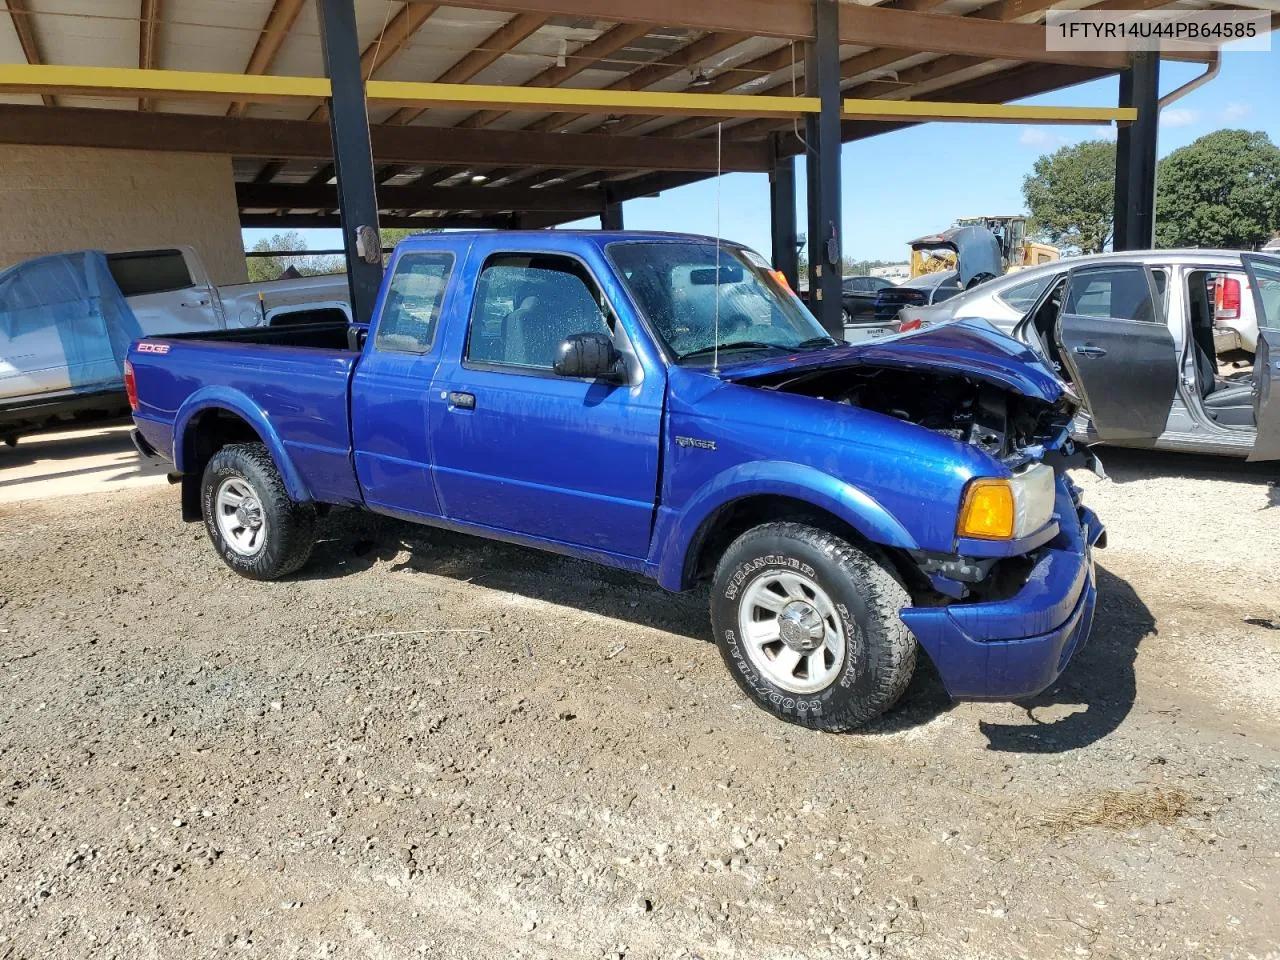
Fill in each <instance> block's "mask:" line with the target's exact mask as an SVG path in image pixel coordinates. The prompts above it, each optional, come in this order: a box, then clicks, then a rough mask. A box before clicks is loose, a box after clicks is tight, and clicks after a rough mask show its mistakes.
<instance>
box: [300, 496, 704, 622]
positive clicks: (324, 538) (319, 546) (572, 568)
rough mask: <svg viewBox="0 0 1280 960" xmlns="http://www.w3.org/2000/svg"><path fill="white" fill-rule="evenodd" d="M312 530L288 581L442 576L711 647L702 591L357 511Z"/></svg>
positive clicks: (331, 518) (327, 520) (334, 515)
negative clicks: (374, 573) (314, 534)
mask: <svg viewBox="0 0 1280 960" xmlns="http://www.w3.org/2000/svg"><path fill="white" fill-rule="evenodd" d="M318 532H319V537H320V539H319V540H318V541H317V543H316V548H315V552H314V553H313V554H312V555H311V560H310V561H309V562H308V564H307V565H306V567H304V568H303V569H302V570H301V571H300V572H299V573H298V574H297V575H296V576H295V579H299V580H332V579H335V578H337V577H345V576H352V575H354V574H358V573H362V572H364V571H366V570H369V569H370V568H372V567H373V566H375V565H376V564H378V563H386V564H388V565H389V566H388V568H387V569H388V571H389V572H391V573H401V572H404V571H408V572H410V573H422V574H430V575H432V576H438V577H448V578H450V579H452V580H457V581H459V582H461V583H474V584H476V585H477V586H481V587H487V588H489V589H491V590H501V591H504V592H507V593H511V594H514V595H517V596H521V597H526V598H528V599H532V600H541V601H545V602H547V603H554V604H559V605H561V606H565V607H571V608H573V609H576V610H581V611H583V612H586V613H592V614H597V615H599V616H604V617H612V618H614V619H617V620H625V621H627V622H629V623H635V624H639V625H641V626H646V627H653V628H654V629H657V630H664V631H667V632H669V633H674V634H678V635H680V636H685V637H690V638H692V639H694V640H703V641H706V642H708V643H710V642H711V627H710V624H709V622H708V613H707V596H706V591H705V590H692V591H690V592H688V593H679V594H673V593H669V592H667V591H666V590H663V589H662V588H661V587H659V586H658V585H657V584H656V583H654V582H653V581H651V580H649V579H647V578H645V577H642V576H640V575H638V574H631V573H627V572H625V571H622V570H613V569H610V568H608V567H602V566H599V565H598V564H593V563H587V562H585V561H581V560H573V559H570V558H568V557H558V556H556V555H555V554H550V553H545V552H543V551H541V550H532V549H529V548H526V547H520V546H516V545H514V544H507V543H501V542H499V541H496V540H488V539H485V538H482V537H471V536H467V535H466V534H462V533H454V532H452V531H449V530H440V529H436V528H432V527H427V526H419V525H417V524H412V523H407V522H401V521H399V520H394V519H392V518H389V517H381V516H377V515H376V514H371V513H364V512H362V511H354V510H341V511H334V513H332V514H331V515H330V516H328V517H326V518H325V519H324V520H323V521H322V522H321V524H320V527H319V531H318Z"/></svg>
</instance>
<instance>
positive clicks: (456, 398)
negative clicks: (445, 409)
mask: <svg viewBox="0 0 1280 960" xmlns="http://www.w3.org/2000/svg"><path fill="white" fill-rule="evenodd" d="M445 399H446V400H447V401H448V403H449V409H450V410H474V409H475V408H476V395H475V394H474V393H464V392H462V391H460V390H450V391H448V392H447V393H446V394H445Z"/></svg>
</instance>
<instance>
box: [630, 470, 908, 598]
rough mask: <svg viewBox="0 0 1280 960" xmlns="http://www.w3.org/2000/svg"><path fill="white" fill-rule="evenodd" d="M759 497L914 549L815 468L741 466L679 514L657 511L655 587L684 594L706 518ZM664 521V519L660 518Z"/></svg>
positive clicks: (895, 527)
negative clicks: (795, 503)
mask: <svg viewBox="0 0 1280 960" xmlns="http://www.w3.org/2000/svg"><path fill="white" fill-rule="evenodd" d="M758 496H781V497H789V498H791V499H793V500H799V501H802V502H804V503H807V504H810V505H812V506H814V507H818V508H820V509H822V510H825V511H826V512H828V513H830V514H833V515H834V516H837V517H839V518H840V519H841V520H843V521H845V522H846V523H848V524H849V525H850V526H851V527H853V528H854V529H855V530H856V531H858V533H859V534H861V535H862V536H863V537H865V538H866V539H867V540H869V541H870V542H872V543H876V544H879V545H881V546H885V547H901V548H903V549H906V550H914V549H916V548H917V544H916V541H915V538H914V537H912V536H911V534H910V533H909V532H908V531H907V529H906V528H905V527H904V526H903V525H902V524H901V523H900V522H899V521H898V520H897V519H896V518H895V517H894V516H893V515H892V514H890V513H889V511H887V510H886V509H885V508H884V507H883V506H881V505H880V503H879V502H877V501H876V500H875V498H873V497H872V496H870V495H869V494H868V493H866V492H865V491H863V490H860V489H859V488H858V487H855V486H854V485H853V484H850V483H846V482H845V481H843V480H839V479H837V478H836V477H833V476H831V475H830V474H826V473H823V472H822V471H821V470H818V469H816V468H814V467H809V466H804V465H802V464H798V463H788V462H786V461H781V460H766V461H759V462H755V463H744V464H740V465H738V466H736V467H732V468H730V469H729V470H726V471H724V472H723V473H720V474H717V475H716V476H715V477H713V478H712V479H711V480H709V481H707V482H706V483H705V484H704V485H703V486H702V487H701V488H700V489H699V490H698V491H697V493H695V494H694V495H693V496H692V497H690V498H689V500H688V502H686V503H685V505H684V507H683V508H681V509H680V510H679V511H669V512H668V511H663V510H660V511H659V519H658V529H657V530H656V531H655V533H656V537H655V542H656V544H657V546H658V550H657V555H656V560H657V568H658V570H657V573H658V582H659V583H660V584H661V585H662V586H663V587H666V588H667V589H668V590H683V589H686V588H687V587H688V584H686V583H685V582H684V580H685V570H686V560H687V559H688V556H689V551H690V550H691V549H694V548H696V547H697V546H698V545H699V544H700V542H701V537H700V536H699V534H700V532H701V531H702V529H703V525H704V524H705V523H706V521H707V520H708V519H710V518H711V517H713V516H714V515H715V514H716V513H717V512H718V511H720V510H721V509H722V508H724V507H727V506H730V505H731V504H733V503H734V502H736V501H739V500H746V499H748V498H751V497H758ZM664 512H665V513H666V517H665V518H664V517H663V513H664Z"/></svg>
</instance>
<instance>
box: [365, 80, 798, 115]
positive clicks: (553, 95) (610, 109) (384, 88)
mask: <svg viewBox="0 0 1280 960" xmlns="http://www.w3.org/2000/svg"><path fill="white" fill-rule="evenodd" d="M365 96H366V97H367V98H368V99H369V100H370V101H371V102H374V103H378V102H383V103H400V104H410V103H412V104H417V105H419V106H428V107H474V108H478V109H484V108H494V109H501V110H525V111H536V112H539V113H540V112H543V111H546V110H576V111H579V112H582V113H616V114H651V115H653V116H670V115H689V116H699V115H705V116H722V115H723V116H726V117H752V118H754V117H781V118H786V117H794V116H796V115H797V114H803V113H817V112H818V110H819V108H820V105H819V102H818V98H817V97H790V96H787V97H758V96H751V95H749V94H719V93H651V92H648V91H644V90H580V89H574V88H569V87H509V86H490V85H486V84H476V83H405V82H399V81H393V80H370V81H369V82H368V83H366V84H365Z"/></svg>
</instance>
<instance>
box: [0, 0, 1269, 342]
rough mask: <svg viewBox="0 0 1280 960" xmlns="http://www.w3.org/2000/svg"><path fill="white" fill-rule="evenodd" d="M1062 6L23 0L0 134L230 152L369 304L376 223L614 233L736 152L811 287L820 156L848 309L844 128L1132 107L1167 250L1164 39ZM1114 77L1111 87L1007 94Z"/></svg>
mask: <svg viewBox="0 0 1280 960" xmlns="http://www.w3.org/2000/svg"><path fill="white" fill-rule="evenodd" d="M1070 5H1071V6H1088V7H1089V8H1090V9H1153V8H1156V7H1165V6H1170V4H1167V3H1165V2H1163V0H1101V2H1099V3H1094V4H1088V3H1083V4H1082V3H1080V2H1079V0H1075V2H1073V3H1071V4H1070ZM1211 5H1212V4H1211V3H1209V2H1206V0H1176V3H1175V4H1173V6H1176V7H1179V8H1188V9H1203V8H1204V7H1206V6H1211ZM1048 7H1049V2H1048V0H997V2H995V3H984V2H983V0H888V2H885V3H883V4H880V5H875V4H874V3H866V4H864V3H854V2H838V0H704V2H702V3H688V2H687V0H649V2H648V3H645V4H636V3H633V2H625V0H466V2H465V3H464V4H460V5H457V6H455V5H444V4H436V3H429V2H423V0H409V2H401V0H230V2H227V0H222V2H218V0H97V2H95V3H93V4H91V5H90V4H86V3H83V2H77V0H7V8H8V14H9V16H8V18H7V19H8V23H7V24H6V23H3V22H2V21H3V20H4V18H3V17H0V29H3V28H5V27H7V28H9V29H10V30H11V31H12V35H11V36H0V58H2V59H3V60H7V61H8V62H0V99H2V100H4V101H5V102H4V103H0V142H2V143H21V144H43V145H65V146H92V147H106V148H112V147H115V148H128V147H136V146H139V145H145V146H147V147H153V148H155V149H162V150H168V151H177V152H198V153H210V152H214V153H223V154H226V155H228V156H231V157H232V158H234V170H235V180H236V197H237V203H238V205H239V208H240V220H241V224H242V226H280V227H328V226H333V227H337V226H341V227H342V228H343V237H344V244H345V247H346V250H347V253H348V264H349V268H350V276H351V284H352V297H353V305H354V307H355V310H356V314H357V316H362V317H363V316H367V314H368V311H369V309H370V308H371V305H372V298H373V292H374V291H375V290H376V286H377V283H378V281H379V279H380V272H381V263H380V258H379V257H378V255H377V249H378V244H377V242H376V234H371V233H370V232H369V231H368V229H365V230H361V229H360V228H361V227H364V228H368V227H376V225H377V224H378V223H379V222H381V224H382V225H383V226H388V225H395V226H414V227H423V228H430V227H546V226H554V225H556V224H559V223H564V222H568V221H572V220H575V219H579V218H581V217H583V216H587V215H599V216H600V217H601V220H602V223H603V224H604V225H605V226H609V227H618V226H621V224H622V204H624V203H625V202H626V201H628V200H630V199H633V198H637V197H642V196H648V195H652V194H654V193H657V192H660V191H662V190H664V189H670V188H673V187H676V186H680V185H683V184H687V183H691V182H694V181H696V180H700V179H704V178H706V177H710V176H714V175H716V173H717V172H724V173H728V172H763V173H768V174H769V175H770V178H771V186H772V189H771V197H772V200H771V204H770V206H771V211H772V228H773V229H772V235H773V238H774V258H775V262H776V264H777V266H778V267H779V268H780V269H782V270H783V271H784V272H785V273H787V274H788V276H789V277H790V278H791V279H792V282H793V283H794V282H795V279H796V278H795V274H796V246H795V237H796V234H797V229H796V223H795V163H794V158H795V157H796V156H797V155H799V154H803V153H805V152H806V150H807V151H809V152H810V156H811V159H812V160H813V162H811V163H808V164H807V165H806V168H807V170H808V171H809V177H810V184H809V192H808V193H809V211H808V216H809V225H808V237H809V243H810V248H811V256H810V258H809V259H810V263H811V265H812V266H811V269H812V270H813V271H814V274H815V275H814V276H813V277H812V282H813V287H814V289H815V293H816V300H817V303H816V307H817V309H818V311H819V313H820V316H821V318H822V319H823V321H824V323H825V324H826V325H827V326H828V328H830V329H835V328H836V327H838V326H839V295H838V290H839V283H840V276H839V270H838V269H827V270H825V271H824V270H822V266H823V265H824V264H825V265H827V266H829V267H830V266H834V265H838V264H839V262H840V259H839V258H840V240H841V229H840V189H841V184H840V168H839V157H840V145H841V143H843V142H849V141H852V140H858V139H862V138H865V137H870V136H874V135H875V134H877V133H882V132H885V131H887V130H891V129H897V128H900V127H902V126H905V125H909V124H913V123H919V122H924V121H928V120H931V119H957V120H973V121H981V122H1065V123H1073V122H1074V123H1090V124H1098V123H1107V122H1117V123H1119V124H1120V125H1121V126H1120V131H1119V150H1118V160H1117V172H1118V177H1117V193H1118V201H1119V203H1118V207H1117V237H1118V243H1119V244H1121V245H1125V244H1127V245H1129V246H1144V245H1149V244H1150V236H1151V221H1152V209H1153V205H1154V172H1155V131H1156V115H1157V112H1158V99H1157V98H1158V93H1157V89H1158V78H1159V58H1158V57H1157V56H1156V55H1152V54H1137V55H1130V54H1126V53H1120V52H1107V51H1103V52H1095V53H1082V52H1057V51H1050V50H1046V49H1045V46H1046V45H1045V32H1044V27H1043V25H1042V21H1043V18H1044V14H1045V11H1046V9H1047V8H1048ZM1273 19H1274V17H1273ZM1215 56H1216V54H1214V53H1209V52H1199V53H1192V54H1187V53H1179V54H1177V57H1178V58H1180V59H1197V60H1201V61H1204V62H1206V63H1211V62H1212V60H1213V59H1214V57H1215ZM1109 74H1119V75H1120V77H1121V83H1120V90H1121V100H1122V102H1121V103H1119V104H1117V107H1116V108H1112V109H1102V110H1099V109H1081V108H1076V109H1073V108H1031V107H1020V106H1007V105H1006V102H1007V101H1009V100H1015V99H1021V98H1025V97H1028V96H1031V95H1034V94H1038V93H1044V92H1047V91H1051V90H1056V89H1059V88H1062V87H1065V86H1070V85H1072V84H1076V83H1080V82H1083V81H1086V80H1090V79H1094V78H1097V77H1101V76H1106V75H1109ZM366 252H367V253H368V256H362V254H363V253H366Z"/></svg>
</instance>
